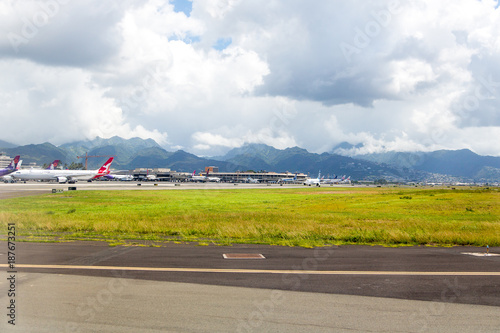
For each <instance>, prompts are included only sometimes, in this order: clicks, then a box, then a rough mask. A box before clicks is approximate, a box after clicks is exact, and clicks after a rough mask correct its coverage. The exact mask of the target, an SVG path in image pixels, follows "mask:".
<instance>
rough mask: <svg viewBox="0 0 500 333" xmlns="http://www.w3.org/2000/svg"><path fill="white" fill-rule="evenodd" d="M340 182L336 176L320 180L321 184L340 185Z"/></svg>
mask: <svg viewBox="0 0 500 333" xmlns="http://www.w3.org/2000/svg"><path fill="white" fill-rule="evenodd" d="M344 177H345V176H344ZM341 181H342V179H339V178H338V176H335V177H333V178H327V179H323V180H322V182H323V183H325V184H340V182H341Z"/></svg>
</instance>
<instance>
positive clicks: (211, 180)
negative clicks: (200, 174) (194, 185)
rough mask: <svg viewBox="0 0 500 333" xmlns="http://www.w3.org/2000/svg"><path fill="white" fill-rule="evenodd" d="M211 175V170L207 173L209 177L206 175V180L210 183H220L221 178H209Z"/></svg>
mask: <svg viewBox="0 0 500 333" xmlns="http://www.w3.org/2000/svg"><path fill="white" fill-rule="evenodd" d="M209 173H210V170H209V171H207V175H206V178H207V180H208V181H209V182H217V183H218V182H220V178H219V177H209V176H208V174H209Z"/></svg>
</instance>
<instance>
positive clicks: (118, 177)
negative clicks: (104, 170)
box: [102, 174, 134, 181]
mask: <svg viewBox="0 0 500 333" xmlns="http://www.w3.org/2000/svg"><path fill="white" fill-rule="evenodd" d="M102 178H106V179H112V180H115V179H116V180H121V181H132V180H134V176H132V175H112V174H109V175H105V176H102Z"/></svg>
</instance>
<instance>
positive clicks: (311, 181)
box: [304, 171, 321, 187]
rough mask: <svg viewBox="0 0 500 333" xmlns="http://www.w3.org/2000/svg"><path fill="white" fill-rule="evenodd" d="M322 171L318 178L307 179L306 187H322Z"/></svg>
mask: <svg viewBox="0 0 500 333" xmlns="http://www.w3.org/2000/svg"><path fill="white" fill-rule="evenodd" d="M320 177H321V171H320V172H319V173H318V178H309V179H306V181H305V182H304V185H308V186H311V185H316V186H318V187H319V186H321V179H320Z"/></svg>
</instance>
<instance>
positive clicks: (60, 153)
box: [3, 142, 69, 165]
mask: <svg viewBox="0 0 500 333" xmlns="http://www.w3.org/2000/svg"><path fill="white" fill-rule="evenodd" d="M3 150H4V151H5V153H6V154H7V155H10V156H15V155H21V159H22V160H23V163H24V164H28V163H36V164H38V165H43V164H49V163H51V162H52V161H54V160H61V162H62V163H63V164H64V163H68V160H67V155H66V151H65V150H64V149H61V148H59V147H56V146H54V145H53V144H51V143H48V142H45V143H42V144H37V145H26V146H19V147H15V148H8V149H3ZM68 164H69V163H68Z"/></svg>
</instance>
